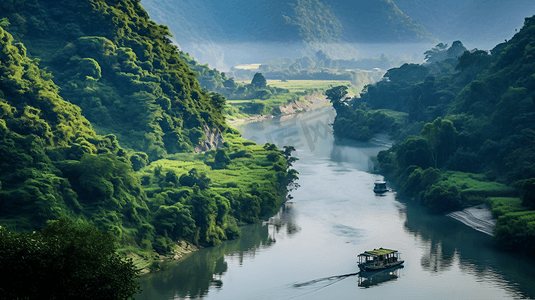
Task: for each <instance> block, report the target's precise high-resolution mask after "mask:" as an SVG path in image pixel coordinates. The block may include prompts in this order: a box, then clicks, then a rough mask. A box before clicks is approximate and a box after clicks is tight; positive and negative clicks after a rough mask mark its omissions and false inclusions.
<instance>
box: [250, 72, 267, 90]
mask: <svg viewBox="0 0 535 300" xmlns="http://www.w3.org/2000/svg"><path fill="white" fill-rule="evenodd" d="M251 84H252V85H253V87H254V88H257V89H263V88H265V87H266V85H267V80H266V77H264V75H262V73H256V74H254V76H253V80H251Z"/></svg>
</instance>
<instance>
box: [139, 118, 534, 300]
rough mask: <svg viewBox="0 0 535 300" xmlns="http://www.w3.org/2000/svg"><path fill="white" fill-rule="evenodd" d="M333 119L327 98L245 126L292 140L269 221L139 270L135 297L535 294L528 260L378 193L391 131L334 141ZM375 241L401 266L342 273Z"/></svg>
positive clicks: (253, 136)
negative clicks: (379, 163) (282, 190)
mask: <svg viewBox="0 0 535 300" xmlns="http://www.w3.org/2000/svg"><path fill="white" fill-rule="evenodd" d="M333 119H334V111H333V110H332V109H331V108H325V109H323V110H319V111H312V112H307V113H303V114H300V115H298V116H294V117H291V118H287V119H285V120H280V119H273V120H268V121H264V122H258V123H251V124H248V125H246V126H244V127H243V128H242V129H241V131H242V134H243V136H244V137H245V138H247V139H250V140H253V141H256V142H258V143H259V144H264V143H265V142H270V143H276V144H277V146H279V148H282V146H284V145H294V147H295V148H296V149H297V152H296V156H297V157H298V158H299V160H298V161H297V162H296V163H295V165H294V168H296V169H297V170H298V171H299V178H300V179H299V181H298V182H299V184H300V187H299V188H298V189H297V190H295V191H292V193H291V195H292V197H293V199H291V200H290V201H288V202H287V203H286V204H285V205H284V207H282V208H281V211H280V213H279V214H278V215H276V216H275V217H273V218H271V219H270V220H269V221H268V222H266V223H265V224H254V225H249V226H245V227H244V228H243V229H242V230H243V236H242V237H241V238H240V239H238V240H234V241H229V242H225V243H223V244H222V245H220V246H217V247H210V248H205V249H201V250H199V251H197V252H195V253H193V254H191V255H190V256H189V257H187V258H186V259H185V260H183V261H181V262H179V263H172V264H170V265H169V266H168V267H167V268H166V269H165V270H163V271H161V272H157V273H155V274H148V275H144V276H143V277H142V278H141V283H142V289H143V291H142V293H141V294H138V295H137V296H136V299H152V300H159V299H162V300H163V299H165V300H167V299H431V298H434V299H531V298H535V272H534V271H533V270H535V262H534V261H533V260H529V259H527V258H525V257H520V256H518V255H515V254H510V253H505V252H501V251H499V250H497V249H495V248H494V247H493V244H492V241H491V237H490V236H488V235H486V234H484V233H481V232H479V231H476V230H474V229H472V228H469V227H467V226H465V225H462V224H461V223H459V222H458V221H456V220H453V219H451V218H448V217H445V216H441V215H431V214H428V213H426V212H425V211H424V210H422V209H421V208H420V207H419V206H417V205H414V204H412V203H411V202H410V201H406V200H405V199H403V198H401V197H398V196H397V195H396V193H395V192H390V193H387V194H385V195H384V196H376V195H375V193H374V192H373V191H372V188H373V183H374V182H375V181H378V180H382V179H383V178H382V176H380V175H377V174H373V173H371V171H372V170H373V163H372V160H371V159H370V158H371V157H372V156H374V155H376V154H377V153H378V152H379V151H381V150H384V149H387V148H388V147H389V146H390V142H389V141H388V139H387V138H385V137H379V138H377V139H375V140H373V141H371V142H369V143H357V142H350V141H336V140H335V139H334V137H333V135H332V132H331V128H330V127H329V125H328V124H329V123H331V122H332V121H333ZM391 187H392V188H393V189H394V191H395V187H393V186H391ZM379 247H383V248H391V249H396V250H398V251H399V252H400V253H401V258H402V259H403V260H405V263H404V267H403V268H399V269H396V270H389V271H387V272H383V273H380V274H378V275H376V276H372V277H362V276H360V277H359V276H358V275H348V276H339V275H346V274H352V273H356V272H358V267H357V264H356V260H357V259H356V255H358V254H359V253H361V252H363V251H365V250H372V249H374V248H379ZM296 284H297V285H298V286H297V287H296V286H295V285H296ZM301 284H302V285H301Z"/></svg>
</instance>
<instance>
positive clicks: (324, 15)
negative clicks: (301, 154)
mask: <svg viewBox="0 0 535 300" xmlns="http://www.w3.org/2000/svg"><path fill="white" fill-rule="evenodd" d="M141 5H142V6H143V7H144V8H145V9H146V10H147V11H148V12H149V14H150V16H151V18H152V19H154V20H155V21H156V22H158V23H162V24H167V25H168V26H169V28H170V31H171V32H172V33H173V34H174V35H175V37H174V38H175V39H176V43H177V44H178V45H179V46H180V48H181V49H183V50H184V51H185V52H189V53H190V54H191V55H193V57H195V58H196V59H198V60H199V61H201V62H205V61H210V64H212V65H213V66H215V67H218V64H220V65H223V61H224V60H225V61H227V62H228V61H230V63H231V64H233V63H234V61H233V58H235V57H239V59H240V63H246V62H248V63H252V62H262V61H259V59H262V58H264V59H265V60H268V59H273V58H277V57H284V56H286V57H287V56H293V57H299V56H300V55H301V54H302V50H303V48H304V46H307V47H308V48H313V49H312V50H319V49H322V50H324V52H325V51H326V52H330V51H329V49H325V48H322V47H321V46H320V45H323V44H337V45H339V44H340V43H343V42H347V43H419V42H435V41H436V39H435V38H434V36H433V35H432V34H431V33H430V32H429V31H428V30H427V29H426V28H425V27H424V26H422V25H421V24H418V23H416V22H415V21H413V20H412V19H411V18H410V17H409V16H407V15H406V14H404V13H403V12H402V11H401V10H400V9H399V8H398V7H397V6H396V4H395V3H394V2H393V1H391V0H375V1H364V0H359V1H341V0H290V1H289V0H272V1H238V0H231V1H216V0H198V1H190V0H178V1H171V0H143V1H142V2H141ZM230 44H233V45H235V44H241V45H242V46H241V47H242V48H247V51H245V52H237V51H236V50H235V49H236V48H237V47H232V46H230ZM244 45H245V46H244ZM283 46H284V47H283ZM215 56H217V59H215ZM251 56H252V57H251ZM210 57H211V59H210ZM248 57H251V61H247V59H248Z"/></svg>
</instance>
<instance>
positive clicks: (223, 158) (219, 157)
mask: <svg viewBox="0 0 535 300" xmlns="http://www.w3.org/2000/svg"><path fill="white" fill-rule="evenodd" d="M230 162H231V161H230V157H229V156H228V155H227V152H226V151H225V149H222V148H219V149H217V150H216V152H215V161H214V169H225V168H227V166H228V165H229V164H230Z"/></svg>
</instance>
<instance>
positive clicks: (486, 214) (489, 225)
mask: <svg viewBox="0 0 535 300" xmlns="http://www.w3.org/2000/svg"><path fill="white" fill-rule="evenodd" d="M446 216H448V217H451V218H454V219H455V220H458V221H459V222H461V223H463V224H465V225H467V226H470V227H472V228H474V229H475V230H477V231H481V232H483V233H486V234H488V235H491V236H493V235H494V227H495V226H496V220H495V219H493V218H492V213H491V211H490V210H489V209H488V207H487V206H486V205H485V204H480V205H477V206H472V207H468V208H465V209H463V210H460V211H454V212H452V213H449V214H447V215H446Z"/></svg>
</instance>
